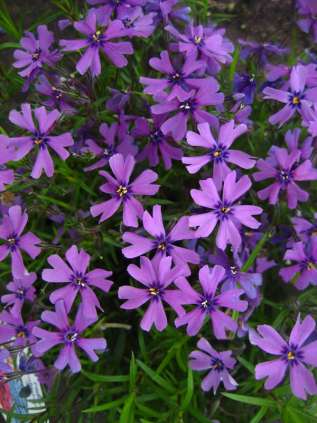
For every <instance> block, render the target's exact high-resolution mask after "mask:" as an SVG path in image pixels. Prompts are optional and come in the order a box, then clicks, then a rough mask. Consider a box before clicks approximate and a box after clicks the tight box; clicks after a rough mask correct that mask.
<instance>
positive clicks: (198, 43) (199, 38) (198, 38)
mask: <svg viewBox="0 0 317 423" xmlns="http://www.w3.org/2000/svg"><path fill="white" fill-rule="evenodd" d="M192 41H193V43H194V44H195V45H196V46H202V45H203V43H204V40H203V37H202V36H200V35H194V36H193V38H192Z"/></svg>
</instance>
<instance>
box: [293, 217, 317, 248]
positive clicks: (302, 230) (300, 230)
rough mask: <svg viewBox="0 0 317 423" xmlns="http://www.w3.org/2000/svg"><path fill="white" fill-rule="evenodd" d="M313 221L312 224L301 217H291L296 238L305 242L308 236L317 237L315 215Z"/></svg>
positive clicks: (316, 218)
mask: <svg viewBox="0 0 317 423" xmlns="http://www.w3.org/2000/svg"><path fill="white" fill-rule="evenodd" d="M314 219H315V220H314V222H313V223H311V222H310V221H309V220H307V219H304V218H302V217H293V218H292V219H291V221H292V223H293V225H294V229H295V232H296V234H297V236H299V238H300V239H301V240H302V241H304V242H307V241H308V240H309V238H310V236H316V235H317V213H315V214H314Z"/></svg>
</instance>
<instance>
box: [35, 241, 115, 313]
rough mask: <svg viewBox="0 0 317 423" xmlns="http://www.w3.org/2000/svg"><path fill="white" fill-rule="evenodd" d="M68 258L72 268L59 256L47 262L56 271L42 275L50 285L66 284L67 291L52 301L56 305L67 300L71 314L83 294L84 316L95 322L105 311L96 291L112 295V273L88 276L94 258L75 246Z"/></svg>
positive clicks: (58, 291)
mask: <svg viewBox="0 0 317 423" xmlns="http://www.w3.org/2000/svg"><path fill="white" fill-rule="evenodd" d="M65 257H66V260H67V262H68V263H69V265H70V267H69V266H68V264H66V263H65V261H64V260H63V259H62V258H61V257H60V256H59V255H57V254H54V255H52V256H49V257H48V259H47V261H48V262H49V264H50V265H51V266H52V269H44V270H43V272H42V279H43V280H44V281H46V282H51V283H52V282H53V283H66V285H65V286H64V287H63V288H59V289H56V290H55V291H54V292H52V294H51V295H50V297H49V298H50V301H51V303H53V304H56V303H57V302H58V301H59V300H64V304H65V307H66V310H67V312H69V311H70V309H71V308H72V305H73V303H74V301H75V298H76V296H77V295H78V294H80V297H81V301H82V303H81V305H82V309H83V313H84V314H85V316H87V317H92V318H93V319H94V318H96V316H97V311H96V309H97V308H98V309H99V310H102V307H101V305H100V302H99V300H98V298H97V296H96V294H95V293H94V291H93V290H92V287H96V288H99V289H101V290H102V291H103V292H108V291H109V290H110V288H111V285H112V282H111V281H110V280H109V279H108V278H109V277H110V276H111V275H112V272H109V271H107V270H104V269H94V270H91V271H90V272H87V269H88V266H89V262H90V256H89V254H87V253H86V252H85V251H84V250H78V248H77V247H76V246H75V245H73V246H72V247H70V248H69V249H68V250H67V251H66V253H65Z"/></svg>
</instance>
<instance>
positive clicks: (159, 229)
mask: <svg viewBox="0 0 317 423" xmlns="http://www.w3.org/2000/svg"><path fill="white" fill-rule="evenodd" d="M142 220H143V227H144V229H145V230H146V232H147V233H148V234H149V235H150V239H149V238H147V237H144V236H142V235H139V234H136V233H134V232H125V233H124V234H123V237H122V239H123V241H125V242H129V243H130V244H131V245H129V246H128V247H125V248H123V250H122V253H123V255H124V256H125V257H127V258H130V259H131V258H135V257H138V256H141V255H143V254H146V253H148V252H149V251H155V258H154V261H158V260H160V258H161V257H162V256H163V257H164V256H171V257H172V258H173V261H174V263H175V264H176V265H179V266H181V267H183V268H184V271H186V272H187V274H190V269H189V266H188V263H193V264H198V263H199V261H200V258H199V255H198V254H197V253H196V252H195V251H193V250H190V249H188V248H183V247H179V246H178V245H175V243H177V242H179V241H182V240H185V239H193V238H194V237H195V234H194V232H193V231H191V230H190V229H189V226H188V217H185V216H184V217H181V218H180V219H179V220H178V221H177V222H176V224H175V225H174V226H173V227H172V228H171V229H170V230H169V232H168V233H166V230H165V228H164V224H163V218H162V210H161V206H158V205H156V206H154V207H153V216H151V215H150V213H149V212H147V211H145V212H144V214H143V218H142Z"/></svg>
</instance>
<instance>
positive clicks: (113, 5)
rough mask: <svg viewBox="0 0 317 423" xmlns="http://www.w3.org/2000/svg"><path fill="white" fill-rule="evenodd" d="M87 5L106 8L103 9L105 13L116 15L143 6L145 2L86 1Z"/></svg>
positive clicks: (133, 0) (142, 0)
mask: <svg viewBox="0 0 317 423" xmlns="http://www.w3.org/2000/svg"><path fill="white" fill-rule="evenodd" d="M87 3H88V4H91V5H92V6H99V5H103V6H106V7H107V9H105V13H106V14H108V13H109V14H111V13H112V12H116V13H117V12H119V11H120V10H121V9H125V8H130V7H132V8H133V7H135V6H143V5H144V4H145V3H146V0H87ZM108 9H109V10H108Z"/></svg>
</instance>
